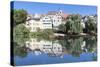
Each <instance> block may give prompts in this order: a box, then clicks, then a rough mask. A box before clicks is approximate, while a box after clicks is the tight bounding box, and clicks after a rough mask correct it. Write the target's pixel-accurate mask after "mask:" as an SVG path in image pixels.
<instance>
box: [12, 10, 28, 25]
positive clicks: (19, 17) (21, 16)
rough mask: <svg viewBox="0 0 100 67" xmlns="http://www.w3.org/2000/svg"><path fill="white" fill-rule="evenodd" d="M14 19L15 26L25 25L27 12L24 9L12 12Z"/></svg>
mask: <svg viewBox="0 0 100 67" xmlns="http://www.w3.org/2000/svg"><path fill="white" fill-rule="evenodd" d="M12 17H13V24H14V26H15V25H18V24H21V23H25V21H26V19H27V12H26V11H25V10H23V9H19V10H16V9H14V10H12Z"/></svg>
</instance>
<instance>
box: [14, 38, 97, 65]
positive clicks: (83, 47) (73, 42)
mask: <svg viewBox="0 0 100 67" xmlns="http://www.w3.org/2000/svg"><path fill="white" fill-rule="evenodd" d="M96 60H97V39H96V37H77V38H76V37H75V38H71V37H69V38H65V39H60V40H57V39H55V40H38V39H35V38H30V39H29V41H26V42H25V46H18V45H15V46H14V65H16V66H19V65H37V64H54V63H72V62H86V61H96Z"/></svg>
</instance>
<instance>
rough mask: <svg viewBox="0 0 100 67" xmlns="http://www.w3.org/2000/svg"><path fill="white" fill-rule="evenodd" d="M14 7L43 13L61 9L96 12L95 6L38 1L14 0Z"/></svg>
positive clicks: (73, 12)
mask: <svg viewBox="0 0 100 67" xmlns="http://www.w3.org/2000/svg"><path fill="white" fill-rule="evenodd" d="M13 3H14V9H24V10H26V11H27V12H28V13H29V14H34V13H39V14H45V13H47V12H48V11H58V10H62V11H63V12H65V13H67V14H81V15H91V14H96V13H97V7H96V6H87V5H71V4H53V3H39V2H25V1H14V2H13Z"/></svg>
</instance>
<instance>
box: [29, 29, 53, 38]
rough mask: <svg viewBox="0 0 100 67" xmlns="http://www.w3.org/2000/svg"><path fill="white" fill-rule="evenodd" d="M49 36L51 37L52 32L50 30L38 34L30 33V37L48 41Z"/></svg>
mask: <svg viewBox="0 0 100 67" xmlns="http://www.w3.org/2000/svg"><path fill="white" fill-rule="evenodd" d="M50 36H53V31H52V30H51V29H45V30H42V31H38V32H30V37H34V38H38V39H50Z"/></svg>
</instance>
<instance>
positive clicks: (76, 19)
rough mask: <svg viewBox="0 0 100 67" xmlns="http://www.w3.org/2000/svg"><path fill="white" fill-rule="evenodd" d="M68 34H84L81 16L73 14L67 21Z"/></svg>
mask: <svg viewBox="0 0 100 67" xmlns="http://www.w3.org/2000/svg"><path fill="white" fill-rule="evenodd" d="M65 26H66V32H67V33H69V34H79V33H81V32H83V27H82V25H81V15H78V14H73V15H70V16H69V17H68V18H67V21H66V24H65Z"/></svg>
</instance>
